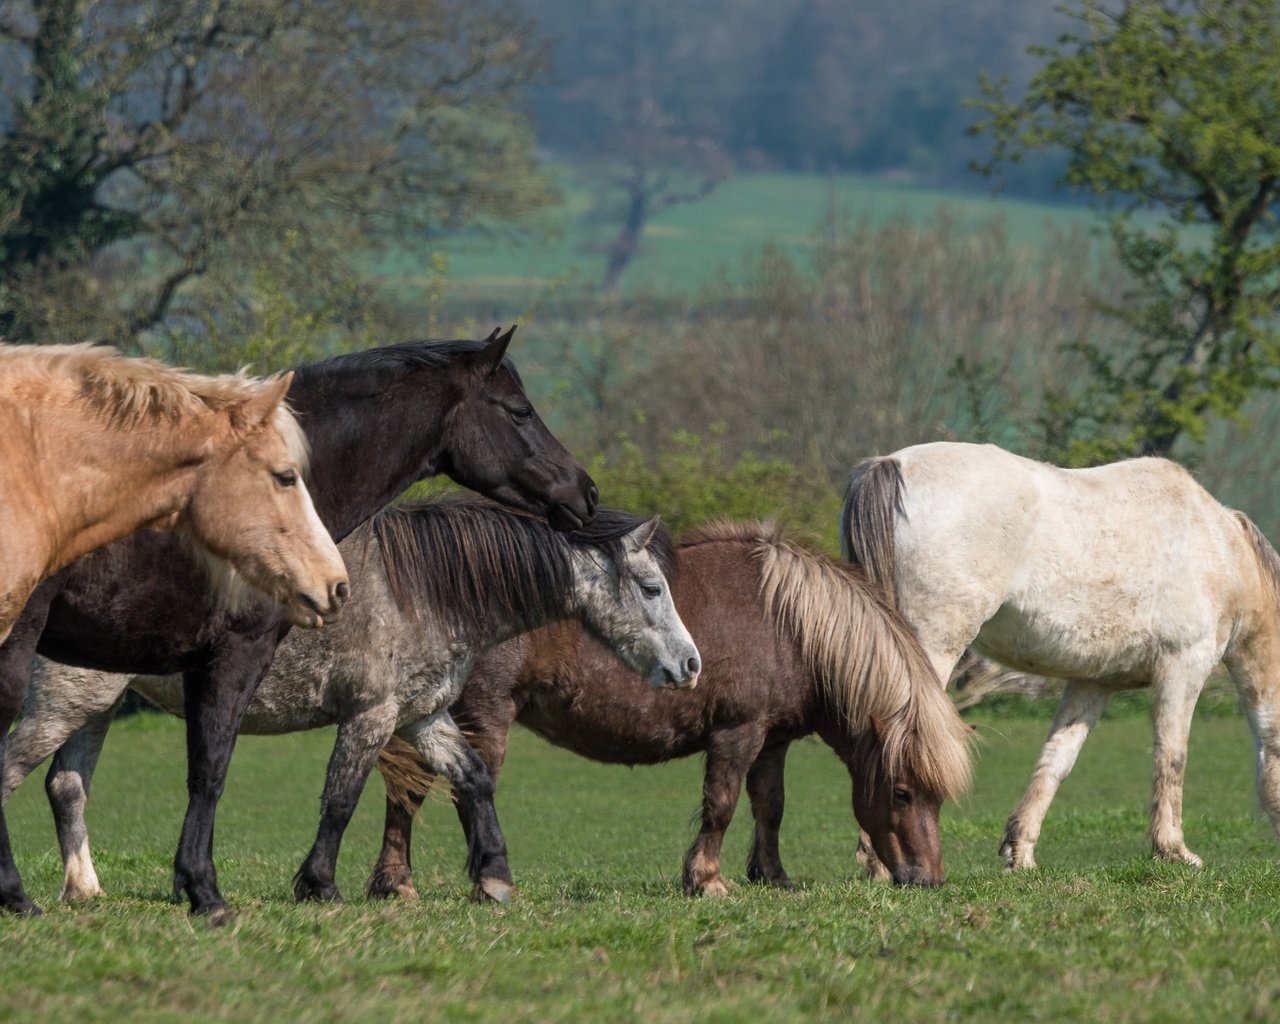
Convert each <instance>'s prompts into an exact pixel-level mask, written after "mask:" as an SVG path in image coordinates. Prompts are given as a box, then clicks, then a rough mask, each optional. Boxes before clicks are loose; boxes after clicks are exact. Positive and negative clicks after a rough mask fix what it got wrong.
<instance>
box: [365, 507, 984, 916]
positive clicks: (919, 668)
mask: <svg viewBox="0 0 1280 1024" xmlns="http://www.w3.org/2000/svg"><path fill="white" fill-rule="evenodd" d="M678 556H679V557H678V562H679V566H678V576H677V578H676V582H675V584H674V586H673V596H674V597H675V603H676V607H677V609H678V611H679V612H680V616H681V618H682V619H683V620H684V622H685V624H686V625H687V626H688V628H689V632H690V634H691V635H692V636H693V638H694V641H695V642H696V643H697V645H698V649H699V651H700V652H701V654H702V659H703V670H702V675H701V678H700V681H699V683H698V686H697V688H696V689H693V690H690V691H687V692H681V693H673V692H663V691H658V690H653V689H651V688H650V687H648V686H646V685H644V682H643V680H641V679H639V678H638V677H636V676H635V675H634V674H633V673H631V672H630V671H628V670H627V669H626V668H625V667H624V666H623V665H622V664H621V663H620V662H619V661H618V660H617V659H616V658H614V657H613V656H612V655H611V654H609V652H608V651H606V650H605V649H604V648H602V647H601V646H600V645H598V644H597V643H595V642H594V641H592V640H590V639H589V638H587V637H586V636H585V635H584V634H583V633H582V631H581V630H579V629H576V628H573V627H565V626H561V627H553V628H550V629H544V630H541V631H539V632H536V633H531V634H527V635H525V636H523V637H519V638H517V639H515V640H511V641H509V642H508V643H506V644H504V645H502V646H501V647H499V648H497V649H495V650H494V651H492V652H490V653H489V654H488V655H485V656H484V657H482V658H481V659H480V660H479V661H478V662H477V663H476V667H475V670H474V671H473V672H472V675H471V677H470V679H469V680H468V682H467V685H466V687H465V688H464V689H463V692H462V695H461V697H460V698H459V699H458V701H457V702H456V703H455V704H454V705H453V706H452V708H451V709H450V710H451V714H452V715H453V717H454V719H455V721H456V722H457V724H458V725H459V727H461V728H462V729H463V731H464V732H465V733H466V734H467V736H468V739H469V741H470V742H471V744H472V746H474V747H475V749H476V751H477V752H478V753H479V754H480V757H481V759H482V760H483V761H484V762H485V763H486V764H487V765H488V768H489V771H490V772H491V773H492V774H493V776H494V778H495V779H496V778H497V775H498V773H499V771H500V770H501V767H502V761H503V756H504V754H505V751H506V741H507V735H508V732H509V730H510V728H511V723H512V722H513V721H518V722H520V723H522V724H524V725H525V726H527V727H528V728H530V729H532V730H533V731H534V732H536V733H538V734H539V735H540V736H542V737H544V738H545V739H547V740H549V741H550V742H552V743H555V744H556V745H557V746H561V747H565V748H566V749H569V750H572V751H575V752H576V753H579V754H581V755H583V756H584V757H589V758H591V759H593V760H596V761H603V762H608V763H615V764H627V765H636V764H655V763H659V762H662V761H666V760H669V759H671V758H674V757H687V756H688V755H690V754H694V753H697V752H698V751H705V752H706V756H707V765H706V776H705V781H704V784H703V806H702V828H701V831H700V832H699V834H698V837H697V839H696V840H695V841H694V843H693V847H692V848H691V849H690V850H689V853H688V855H687V856H686V858H685V863H684V889H685V892H686V893H688V894H690V895H692V894H695V893H698V892H704V893H709V894H720V893H723V892H725V891H726V886H725V883H724V881H723V880H722V879H721V877H720V848H721V843H722V840H723V837H724V832H725V829H726V828H727V827H728V825H729V820H730V818H731V817H732V816H733V811H734V808H735V806H736V804H737V801H738V794H739V791H740V790H741V788H742V782H743V778H744V777H745V779H746V783H747V792H748V794H749V795H750V798H751V806H752V811H753V813H754V815H755V819H756V829H755V840H754V843H753V847H752V851H751V856H750V859H749V861H748V865H747V874H748V877H750V878H751V879H752V880H755V881H762V882H767V883H769V884H772V885H776V886H782V887H787V886H790V884H791V883H790V880H789V879H788V878H787V874H786V871H785V870H783V867H782V860H781V857H780V856H779V852H778V829H779V826H780V825H781V822H782V809H783V784H782V771H783V761H784V758H785V756H786V750H787V746H788V745H789V744H790V743H791V742H792V740H795V739H798V738H800V737H802V736H806V735H809V734H811V733H815V732H816V733H817V734H818V735H819V736H821V737H822V739H823V740H825V741H826V742H827V743H828V744H829V745H830V746H831V747H832V748H833V749H834V751H835V752H836V754H837V755H838V756H839V757H840V758H841V760H843V761H844V763H845V765H846V766H847V767H848V769H849V773H850V775H851V777H852V779H853V809H854V814H855V815H856V817H857V819H858V822H859V823H860V824H861V826H862V828H863V829H864V830H865V831H866V832H867V833H869V835H870V837H871V842H872V844H873V846H874V848H875V851H876V853H877V854H878V855H879V857H880V859H881V860H882V861H883V862H884V863H885V864H886V865H887V866H888V868H889V870H890V873H891V875H892V877H893V879H894V881H896V882H898V883H899V884H923V885H936V884H939V883H941V882H942V880H943V869H942V854H941V850H940V848H939V842H938V814H939V809H940V806H941V804H942V802H943V800H945V799H946V798H947V797H950V796H952V795H953V794H955V793H956V792H958V791H959V790H961V789H962V788H964V786H965V785H967V783H968V779H969V769H970V750H969V736H970V730H969V729H968V727H967V726H966V725H965V724H964V722H963V721H962V720H961V719H960V717H959V715H958V714H957V712H956V711H955V709H954V707H953V706H952V703H951V700H950V699H949V698H948V697H947V696H946V693H945V691H944V690H943V688H942V686H941V685H940V684H939V682H938V679H937V677H936V676H935V675H934V672H933V669H932V668H931V667H930V665H929V661H928V659H927V657H926V656H925V654H924V651H923V650H922V649H921V648H920V646H919V644H918V643H917V642H916V640H915V637H914V635H913V634H912V632H911V629H910V628H909V627H908V626H907V625H906V623H905V622H904V621H903V620H902V619H901V618H900V617H899V616H898V615H897V613H896V612H894V611H893V610H892V609H891V608H890V607H889V606H888V605H887V604H886V603H885V601H884V598H883V596H882V594H881V592H880V590H879V589H878V588H877V587H875V586H873V585H871V584H869V583H868V582H867V581H866V579H865V577H864V576H863V575H862V573H861V571H860V570H859V569H857V568H856V567H853V566H849V565H847V564H843V563H839V562H836V561H834V560H832V559H830V558H827V557H826V556H824V555H821V554H818V553H816V552H814V551H811V550H809V549H807V548H804V547H801V546H800V545H797V544H795V543H793V542H791V541H788V540H787V539H785V538H784V537H783V536H782V535H781V533H780V532H779V531H778V530H777V529H775V528H773V527H770V526H766V525H761V524H755V523H752V524H742V525H721V526H712V527H707V528H704V529H700V530H698V531H695V532H694V533H692V534H690V535H689V536H688V537H686V539H685V540H684V541H683V543H681V544H680V546H679V549H678ZM379 768H380V769H381V770H382V772H383V776H384V779H385V781H386V784H387V795H388V799H387V827H386V832H385V835H384V843H383V850H382V854H381V856H380V857H379V859H378V863H377V864H376V865H375V867H374V871H373V875H372V877H371V878H370V881H369V886H368V891H369V893H370V895H375V896H386V895H392V894H400V895H414V894H415V893H414V889H413V881H412V878H411V876H410V870H409V839H410V828H411V825H412V820H413V816H414V814H415V813H416V810H417V808H418V807H419V806H420V805H421V803H422V800H423V798H424V794H425V793H426V792H427V790H428V789H429V788H430V776H429V775H427V774H426V773H424V771H423V769H422V766H421V764H420V762H419V761H418V759H417V757H416V754H414V752H413V751H412V748H409V747H408V746H407V745H405V744H400V743H398V742H396V741H393V742H392V743H391V744H390V745H388V747H387V748H386V749H385V750H384V752H383V754H382V756H381V759H380V762H379ZM458 810H459V816H460V818H461V819H462V821H463V823H464V828H465V827H466V822H467V821H468V820H469V819H470V818H471V811H470V809H469V808H466V807H463V806H462V805H461V804H460V805H459V808H458Z"/></svg>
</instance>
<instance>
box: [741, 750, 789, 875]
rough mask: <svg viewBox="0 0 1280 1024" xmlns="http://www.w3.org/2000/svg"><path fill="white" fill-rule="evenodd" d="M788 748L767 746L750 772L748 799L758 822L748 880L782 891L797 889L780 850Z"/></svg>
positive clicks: (748, 869)
mask: <svg viewBox="0 0 1280 1024" xmlns="http://www.w3.org/2000/svg"><path fill="white" fill-rule="evenodd" d="M789 746H790V744H789V743H779V744H776V745H774V746H770V747H766V748H765V749H764V750H762V751H760V756H759V757H757V758H756V761H755V764H753V765H752V766H751V770H750V771H748V772H747V796H748V797H750V799H751V814H752V816H753V817H754V818H755V819H756V831H755V838H754V839H753V840H752V843H751V854H750V856H749V857H748V858H747V878H749V879H750V880H751V881H753V882H764V883H766V884H768V885H772V886H776V887H777V888H779V889H794V888H795V886H794V885H793V884H792V882H791V879H790V878H788V877H787V872H786V869H785V868H783V866H782V854H781V853H780V852H779V850H778V833H779V832H780V831H781V829H782V812H783V807H784V803H785V800H786V793H785V791H784V788H783V769H784V768H785V767H786V761H787V749H788V747H789Z"/></svg>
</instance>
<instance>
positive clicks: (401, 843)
mask: <svg viewBox="0 0 1280 1024" xmlns="http://www.w3.org/2000/svg"><path fill="white" fill-rule="evenodd" d="M384 756H385V751H384V754H379V755H378V767H379V769H380V770H381V769H382V766H383V757H384ZM401 756H405V755H403V754H401V753H399V752H397V754H396V757H397V758H399V757H401ZM411 756H412V757H413V759H414V760H415V761H417V762H418V764H419V765H421V759H420V758H418V752H417V751H416V750H413V751H412V755H411ZM422 773H423V782H422V784H421V785H408V784H406V783H405V782H403V781H401V780H400V779H399V777H398V776H399V775H400V773H399V772H396V773H394V774H390V775H389V774H388V773H387V772H385V771H384V772H383V774H382V781H383V785H384V786H385V788H386V791H387V807H386V813H385V817H384V821H383V826H382V849H381V850H380V851H379V853H378V859H377V861H375V862H374V865H373V870H372V871H370V872H369V880H368V881H367V882H365V885H364V894H365V896H367V897H368V898H369V899H371V900H372V899H387V898H389V897H391V896H399V897H400V898H401V899H406V900H416V899H417V898H418V890H417V888H416V887H415V886H414V884H413V863H412V859H411V851H412V845H413V819H414V818H415V817H417V814H418V809H419V808H421V807H422V802H423V801H424V800H426V798H427V791H428V790H429V789H430V782H431V778H432V776H431V774H430V772H429V771H428V770H427V769H426V767H425V766H423V767H422Z"/></svg>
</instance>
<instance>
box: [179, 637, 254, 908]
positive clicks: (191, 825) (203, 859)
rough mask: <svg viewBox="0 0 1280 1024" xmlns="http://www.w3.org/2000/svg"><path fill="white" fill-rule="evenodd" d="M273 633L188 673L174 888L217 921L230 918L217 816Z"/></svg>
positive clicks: (238, 647) (184, 690) (184, 684)
mask: <svg viewBox="0 0 1280 1024" xmlns="http://www.w3.org/2000/svg"><path fill="white" fill-rule="evenodd" d="M275 648H276V637H275V634H274V633H271V634H269V635H267V636H264V637H259V638H257V639H256V640H254V641H250V642H249V643H248V644H246V645H245V646H241V645H238V644H237V645H236V646H235V647H233V648H231V649H229V650H225V651H222V652H220V657H219V658H218V660H217V661H216V662H215V663H214V664H212V665H210V666H207V667H203V668H201V669H198V670H194V671H191V672H187V673H185V674H184V675H183V703H184V714H185V715H186V719H187V813H186V817H185V818H184V819H183V822H182V834H181V836H179V838H178V850H177V852H176V853H175V854H174V858H173V891H174V894H175V895H180V894H181V893H183V892H186V894H187V898H188V899H189V900H190V901H191V913H193V914H200V915H205V916H208V917H209V919H210V921H211V922H212V923H214V924H222V923H224V922H226V921H229V920H230V919H231V911H230V909H229V908H228V907H227V902H226V900H224V899H223V898H222V893H221V892H220V891H219V890H218V877H217V872H216V871H215V869H214V865H213V819H214V813H215V812H216V810H217V807H218V799H219V798H220V797H221V796H222V789H223V787H224V786H225V785H226V781H227V767H228V765H230V763H231V754H232V751H234V750H235V745H236V736H237V735H238V734H239V732H240V720H241V719H242V718H243V717H244V712H245V709H246V708H247V707H248V706H249V702H250V701H252V700H253V694H254V691H255V690H256V689H257V687H258V682H259V680H261V679H262V677H263V676H264V675H265V674H266V671H267V668H268V666H269V665H270V664H271V657H272V655H273V654H274V653H275Z"/></svg>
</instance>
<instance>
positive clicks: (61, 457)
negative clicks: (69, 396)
mask: <svg viewBox="0 0 1280 1024" xmlns="http://www.w3.org/2000/svg"><path fill="white" fill-rule="evenodd" d="M215 415H216V414H214V413H212V412H207V411H205V412H200V413H194V414H189V415H186V416H183V417H181V418H179V419H176V420H168V419H156V420H155V421H153V422H148V423H146V424H144V425H140V426H138V427H137V428H134V429H126V430H118V429H116V430H113V429H108V428H104V427H102V426H100V425H97V424H95V423H94V422H93V421H92V420H91V419H87V418H84V417H78V418H72V417H61V416H57V415H53V416H50V417H49V418H48V421H47V422H45V423H43V424H36V425H35V427H36V429H35V430H34V431H33V433H32V440H33V443H34V445H35V452H34V454H35V459H36V462H37V463H38V464H39V467H40V469H39V473H40V482H39V487H40V489H41V490H43V492H44V494H45V495H46V496H47V497H48V499H49V500H51V501H53V502H54V503H56V508H57V516H56V527H55V529H54V540H53V542H52V545H51V548H52V553H51V556H50V559H49V562H48V564H47V565H46V566H45V571H46V572H53V571H54V570H56V569H59V568H61V567H62V566H63V565H66V564H67V563H69V562H71V561H73V560H74V559H76V558H79V557H80V556H81V555H83V554H85V553H87V552H89V551H92V550H94V549H96V548H99V547H101V546H103V545H104V544H108V543H110V542H111V541H114V540H117V539H119V538H121V537H123V536H125V535H126V534H128V533H132V532H133V531H134V530H137V529H139V528H141V527H146V526H156V527H162V528H169V527H172V526H173V525H175V523H176V520H177V517H178V515H179V514H180V513H181V512H182V510H183V509H184V508H185V507H186V505H187V502H188V501H189V500H190V497H191V491H192V488H193V487H194V486H195V483H196V479H197V474H198V470H199V467H200V466H201V464H202V463H203V461H204V459H205V458H206V457H207V455H208V454H209V452H210V451H211V450H212V447H213V445H212V443H211V442H214V441H215V440H216V434H217V431H218V430H219V424H217V423H216V422H215V420H214V417H215ZM222 426H224V427H225V424H223V425H222Z"/></svg>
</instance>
